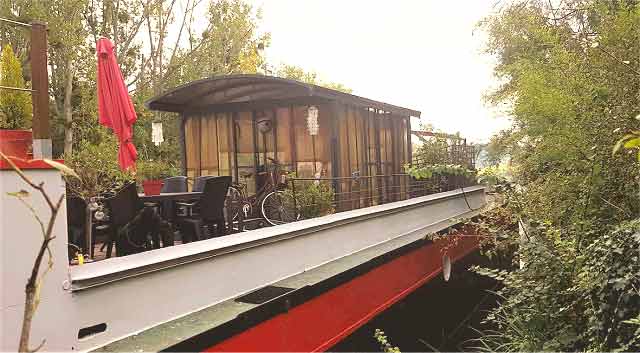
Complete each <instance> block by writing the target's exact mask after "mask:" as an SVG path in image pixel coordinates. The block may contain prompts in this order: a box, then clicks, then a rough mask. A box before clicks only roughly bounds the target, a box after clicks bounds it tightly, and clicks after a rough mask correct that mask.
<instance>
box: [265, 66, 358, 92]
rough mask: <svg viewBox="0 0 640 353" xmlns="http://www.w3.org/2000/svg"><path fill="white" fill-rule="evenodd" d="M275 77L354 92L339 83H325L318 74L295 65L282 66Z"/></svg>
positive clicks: (276, 71)
mask: <svg viewBox="0 0 640 353" xmlns="http://www.w3.org/2000/svg"><path fill="white" fill-rule="evenodd" d="M275 75H276V76H278V77H282V78H288V79H291V80H296V81H300V82H305V83H310V84H312V85H317V86H322V87H326V88H330V89H334V90H336V91H341V92H344V93H351V92H353V90H351V89H350V88H348V87H346V86H344V85H343V84H341V83H337V82H328V81H323V80H321V79H320V78H319V77H318V74H317V73H316V72H313V71H305V70H304V69H303V68H301V67H299V66H295V65H287V64H281V65H280V66H279V67H278V68H276V70H275Z"/></svg>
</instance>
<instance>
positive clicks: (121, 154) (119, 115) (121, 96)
mask: <svg viewBox="0 0 640 353" xmlns="http://www.w3.org/2000/svg"><path fill="white" fill-rule="evenodd" d="M96 52H97V55H98V110H99V112H98V113H99V115H100V124H102V125H104V126H107V127H110V128H111V129H112V130H113V132H114V133H115V134H116V135H117V136H118V141H119V142H120V148H119V150H118V163H119V164H120V169H122V170H129V169H133V170H135V164H136V158H137V156H138V151H136V147H135V146H134V145H133V143H131V138H132V137H133V124H134V123H135V122H136V119H137V116H136V111H135V110H134V108H133V102H131V98H130V97H129V92H128V91H127V86H126V85H125V83H124V78H123V77H122V72H121V71H120V67H119V66H118V61H117V60H116V56H115V54H114V53H113V43H111V41H110V40H109V39H107V38H100V39H98V44H97V46H96Z"/></svg>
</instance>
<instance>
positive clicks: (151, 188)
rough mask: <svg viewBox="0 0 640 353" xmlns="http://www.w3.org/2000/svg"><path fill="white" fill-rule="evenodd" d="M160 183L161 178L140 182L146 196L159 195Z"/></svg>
mask: <svg viewBox="0 0 640 353" xmlns="http://www.w3.org/2000/svg"><path fill="white" fill-rule="evenodd" d="M162 184H163V182H162V180H145V181H143V182H142V189H143V190H144V194H145V195H147V196H152V195H160V190H162Z"/></svg>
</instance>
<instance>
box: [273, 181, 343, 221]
mask: <svg viewBox="0 0 640 353" xmlns="http://www.w3.org/2000/svg"><path fill="white" fill-rule="evenodd" d="M285 193H287V194H289V195H291V196H292V197H293V196H294V195H295V200H296V206H297V208H298V212H300V216H301V217H302V218H303V219H308V218H314V217H320V216H325V215H328V214H331V213H333V212H334V208H333V196H334V194H333V188H332V187H331V185H329V184H326V183H315V182H311V183H296V185H295V194H294V193H293V190H292V189H291V188H287V189H286V190H285Z"/></svg>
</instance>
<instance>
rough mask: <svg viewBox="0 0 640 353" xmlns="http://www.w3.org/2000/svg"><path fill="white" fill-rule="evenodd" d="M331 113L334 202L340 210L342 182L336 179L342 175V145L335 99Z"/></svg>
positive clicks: (330, 146)
mask: <svg viewBox="0 0 640 353" xmlns="http://www.w3.org/2000/svg"><path fill="white" fill-rule="evenodd" d="M330 109H331V115H330V116H329V128H330V129H331V130H330V134H331V140H330V141H331V143H330V144H329V148H330V149H331V176H332V177H333V178H334V179H333V192H334V199H333V201H334V203H335V204H336V208H337V209H338V211H340V209H341V208H340V204H339V202H340V196H339V194H340V184H339V183H338V180H337V179H335V178H337V177H338V176H339V175H340V145H339V144H338V141H339V140H338V102H337V101H333V102H331V105H330Z"/></svg>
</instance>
